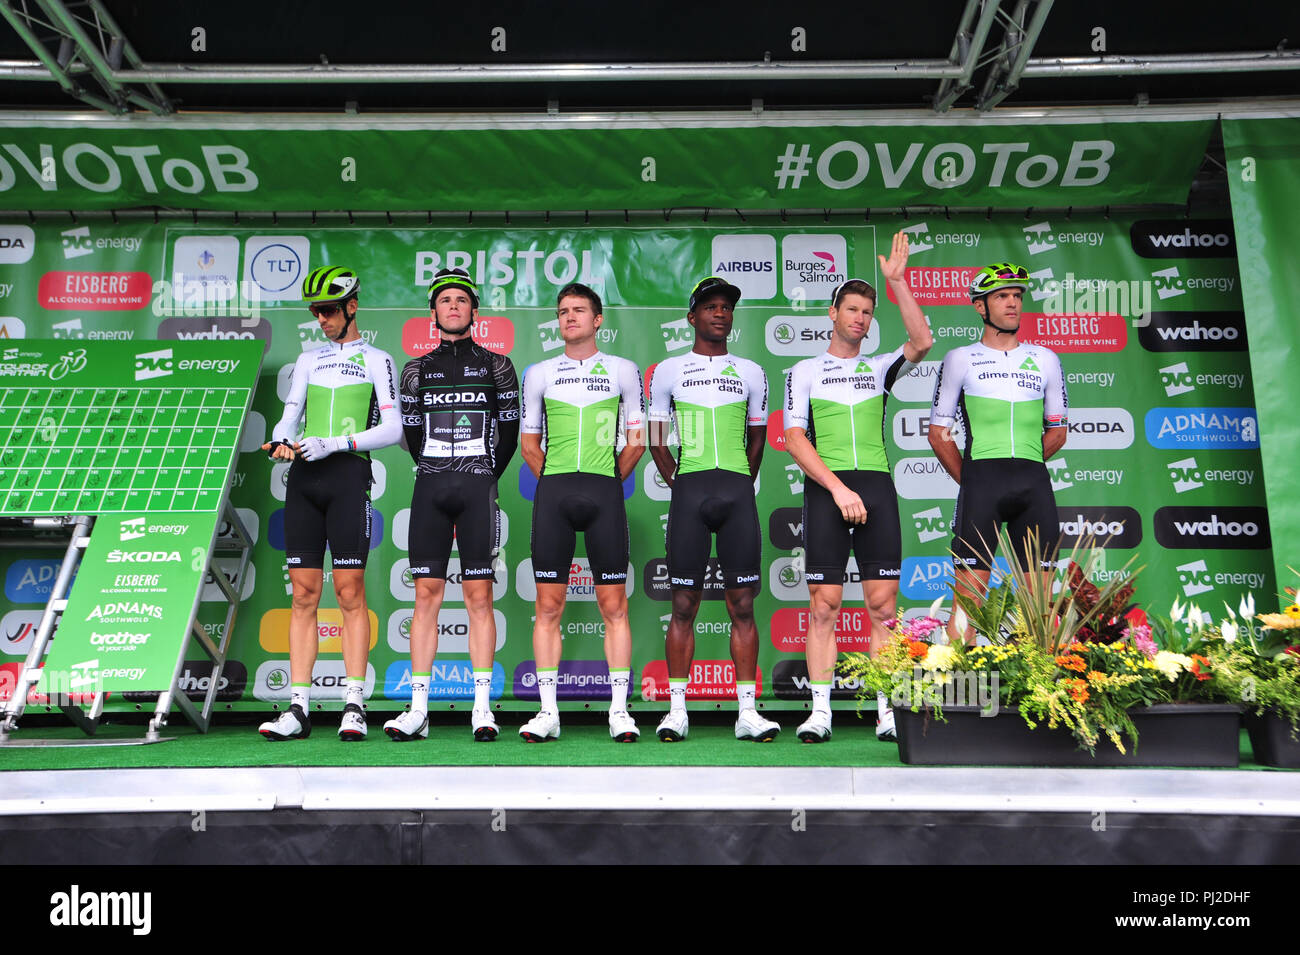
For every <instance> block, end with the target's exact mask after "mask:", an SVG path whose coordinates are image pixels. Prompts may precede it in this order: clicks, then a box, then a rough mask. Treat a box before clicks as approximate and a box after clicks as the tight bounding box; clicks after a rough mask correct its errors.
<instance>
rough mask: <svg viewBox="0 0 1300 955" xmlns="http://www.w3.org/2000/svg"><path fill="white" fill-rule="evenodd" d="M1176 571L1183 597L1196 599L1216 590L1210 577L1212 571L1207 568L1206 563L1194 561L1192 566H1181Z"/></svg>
mask: <svg viewBox="0 0 1300 955" xmlns="http://www.w3.org/2000/svg"><path fill="white" fill-rule="evenodd" d="M1176 569H1177V571H1178V582H1179V583H1180V584H1182V587H1183V596H1185V597H1195V596H1197V595H1198V594H1205V593H1209V592H1210V591H1212V590H1213V589H1214V581H1213V579H1212V578H1211V577H1210V569H1209V568H1208V567H1206V566H1205V561H1203V560H1194V561H1192V562H1191V563H1190V564H1179V565H1178V567H1177V568H1176Z"/></svg>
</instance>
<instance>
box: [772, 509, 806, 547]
mask: <svg viewBox="0 0 1300 955" xmlns="http://www.w3.org/2000/svg"><path fill="white" fill-rule="evenodd" d="M767 535H768V537H769V539H771V541H772V546H773V547H775V548H776V549H777V550H794V549H795V548H796V547H799V546H800V545H802V544H803V509H802V508H799V507H777V508H773V510H772V513H771V514H770V515H769V516H768V519H767Z"/></svg>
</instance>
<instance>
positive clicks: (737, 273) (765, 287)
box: [712, 235, 776, 301]
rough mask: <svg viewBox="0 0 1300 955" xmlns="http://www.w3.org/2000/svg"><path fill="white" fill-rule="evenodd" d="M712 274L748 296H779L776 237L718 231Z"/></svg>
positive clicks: (745, 297) (714, 244)
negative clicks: (726, 233)
mask: <svg viewBox="0 0 1300 955" xmlns="http://www.w3.org/2000/svg"><path fill="white" fill-rule="evenodd" d="M712 251H713V256H712V258H713V274H714V275H719V276H721V277H722V278H724V279H726V280H727V281H728V282H730V283H731V284H732V285H735V286H736V287H737V288H739V289H740V293H741V299H742V301H743V300H745V299H770V298H775V297H776V237H775V236H771V235H715V236H714V237H713V249H712Z"/></svg>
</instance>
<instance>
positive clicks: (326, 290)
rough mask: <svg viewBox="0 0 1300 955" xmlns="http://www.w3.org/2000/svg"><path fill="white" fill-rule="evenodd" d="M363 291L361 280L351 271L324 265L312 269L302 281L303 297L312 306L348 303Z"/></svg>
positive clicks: (336, 266)
mask: <svg viewBox="0 0 1300 955" xmlns="http://www.w3.org/2000/svg"><path fill="white" fill-rule="evenodd" d="M360 289H361V279H359V278H358V277H357V273H356V272H353V271H352V270H351V269H345V268H343V267H342V266H338V265H322V266H321V267H320V268H318V269H312V270H311V272H309V273H308V274H307V277H306V278H305V279H303V280H302V297H303V298H304V299H305V300H306V301H307V304H308V305H309V306H311V305H328V304H330V303H333V302H346V301H347V300H348V299H350V298H352V297H353V296H354V295H356V294H357V292H358V291H360Z"/></svg>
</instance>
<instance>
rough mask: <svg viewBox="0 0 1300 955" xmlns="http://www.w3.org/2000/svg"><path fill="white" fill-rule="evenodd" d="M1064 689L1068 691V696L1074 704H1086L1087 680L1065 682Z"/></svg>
mask: <svg viewBox="0 0 1300 955" xmlns="http://www.w3.org/2000/svg"><path fill="white" fill-rule="evenodd" d="M1065 686H1066V689H1068V690H1069V691H1070V696H1071V697H1072V698H1073V699H1074V701H1075V702H1076V703H1087V702H1088V681H1087V680H1066V681H1065Z"/></svg>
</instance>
